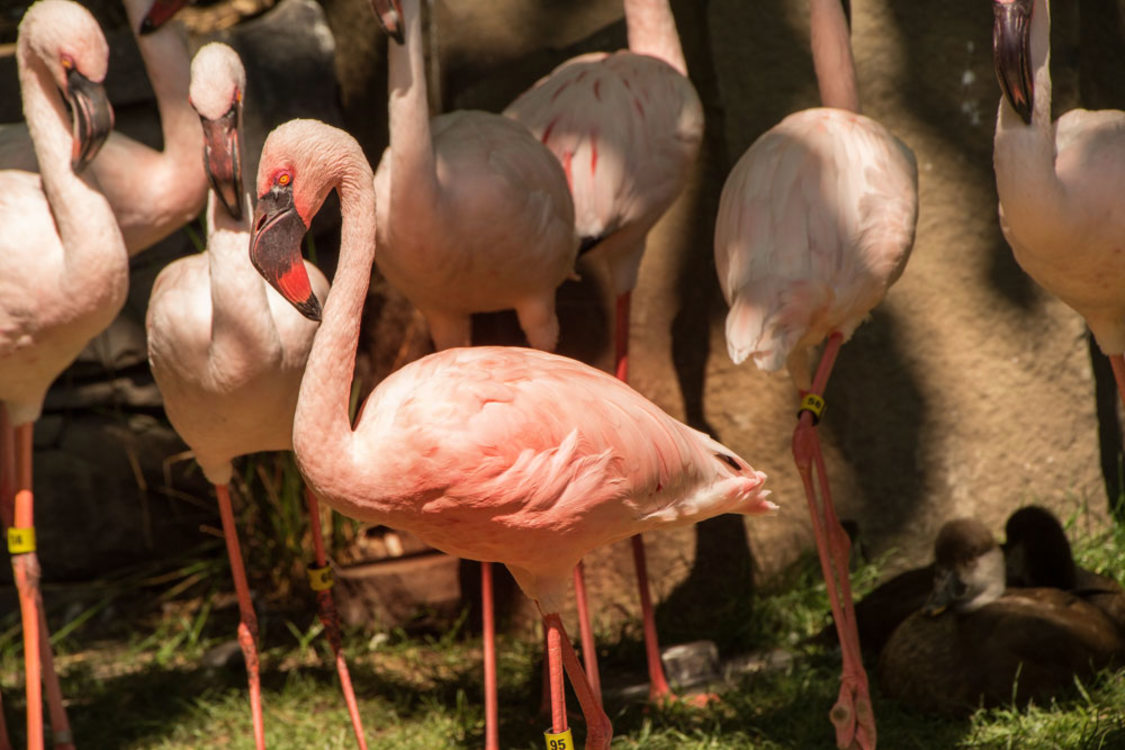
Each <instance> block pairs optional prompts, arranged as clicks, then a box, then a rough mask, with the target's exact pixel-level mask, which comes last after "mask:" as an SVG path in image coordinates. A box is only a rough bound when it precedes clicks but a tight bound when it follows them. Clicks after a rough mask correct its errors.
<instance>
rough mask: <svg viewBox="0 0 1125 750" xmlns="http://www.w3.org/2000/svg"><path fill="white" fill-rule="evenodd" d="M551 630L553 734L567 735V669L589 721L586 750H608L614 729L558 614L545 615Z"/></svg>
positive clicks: (547, 627) (550, 663) (545, 622)
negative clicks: (564, 686)
mask: <svg viewBox="0 0 1125 750" xmlns="http://www.w3.org/2000/svg"><path fill="white" fill-rule="evenodd" d="M543 624H544V626H545V627H546V629H547V663H548V665H549V666H550V681H551V731H552V732H554V733H555V734H558V733H560V732H564V731H566V728H567V726H566V697H565V695H564V693H563V669H565V670H566V675H567V676H568V677H570V685H571V687H573V688H574V694H575V695H576V696H577V697H578V703H579V705H580V706H581V707H582V715H583V716H584V717H585V718H586V745H585V747H586V750H608V748H609V742H610V740H611V739H612V738H613V726H612V725H611V724H610V722H609V717H608V716H606V714H605V711H604V710H603V709H602V705H601V702H600V701H598V699H597V698H596V697H595V695H594V691H593V689H592V688H591V687H590V683H589V681H588V680H587V679H586V673H585V672H584V671H583V670H582V664H581V662H579V661H578V654H576V653H575V652H574V647H573V646H571V645H570V639H569V638H568V637H567V635H566V628H565V627H563V624H562V618H561V617H559V615H558V613H557V612H553V613H551V614H545V615H543Z"/></svg>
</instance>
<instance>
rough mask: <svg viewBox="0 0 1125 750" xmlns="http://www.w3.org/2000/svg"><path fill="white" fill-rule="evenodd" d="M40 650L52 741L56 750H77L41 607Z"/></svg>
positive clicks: (45, 617) (49, 635) (45, 615)
mask: <svg viewBox="0 0 1125 750" xmlns="http://www.w3.org/2000/svg"><path fill="white" fill-rule="evenodd" d="M39 648H40V652H39V655H40V658H41V659H42V660H43V686H44V687H45V688H46V690H47V711H48V713H49V714H50V716H51V741H52V742H53V743H54V746H55V750H75V747H74V734H73V733H72V732H71V731H70V720H69V719H68V718H67V716H66V709H65V708H64V707H63V697H62V687H61V686H60V685H59V675H58V673H57V672H56V671H55V655H54V653H52V651H51V634H50V632H49V631H48V630H47V614H46V613H45V612H44V611H43V607H42V602H40V607H39Z"/></svg>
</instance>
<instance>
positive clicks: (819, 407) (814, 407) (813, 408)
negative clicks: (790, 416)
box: [797, 393, 824, 424]
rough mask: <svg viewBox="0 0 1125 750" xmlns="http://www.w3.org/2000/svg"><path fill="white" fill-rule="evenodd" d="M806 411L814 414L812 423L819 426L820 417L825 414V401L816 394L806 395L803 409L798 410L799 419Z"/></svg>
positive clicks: (803, 399) (802, 400) (802, 403)
mask: <svg viewBox="0 0 1125 750" xmlns="http://www.w3.org/2000/svg"><path fill="white" fill-rule="evenodd" d="M806 411H807V412H808V413H809V414H812V423H813V424H817V423H818V422H820V415H821V414H823V413H824V399H823V398H821V397H820V396H818V395H816V394H815V393H806V394H805V396H804V398H802V399H801V408H800V409H798V410H797V419H800V418H801V413H802V412H806Z"/></svg>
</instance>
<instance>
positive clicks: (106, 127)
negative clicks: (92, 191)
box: [66, 67, 113, 172]
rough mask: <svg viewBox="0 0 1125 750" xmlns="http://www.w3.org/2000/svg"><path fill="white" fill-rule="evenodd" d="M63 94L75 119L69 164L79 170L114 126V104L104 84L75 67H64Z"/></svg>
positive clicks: (93, 155) (86, 163)
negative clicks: (72, 146)
mask: <svg viewBox="0 0 1125 750" xmlns="http://www.w3.org/2000/svg"><path fill="white" fill-rule="evenodd" d="M66 98H67V101H68V102H69V103H70V110H71V113H72V115H71V116H72V117H73V120H74V149H73V151H72V152H71V156H70V165H71V167H73V169H74V171H75V172H81V171H82V170H83V169H85V168H86V167H87V165H89V163H90V162H91V161H93V160H94V157H95V156H97V155H98V151H99V150H101V147H102V144H104V143H105V139H106V138H108V137H109V132H110V131H111V130H113V107H111V106H110V105H109V99H108V98H107V97H106V95H105V86H103V85H102V84H100V83H94V82H93V81H91V80H90V79H89V78H87V77H86V76H84V75H82V74H81V73H79V72H78V70H77V69H76V68H73V67H71V68H69V69H67V71H66Z"/></svg>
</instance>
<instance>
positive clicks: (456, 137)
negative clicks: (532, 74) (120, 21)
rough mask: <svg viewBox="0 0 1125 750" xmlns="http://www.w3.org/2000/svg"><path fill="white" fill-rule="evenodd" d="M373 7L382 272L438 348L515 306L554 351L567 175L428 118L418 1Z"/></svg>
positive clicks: (381, 1)
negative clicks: (381, 38) (382, 130)
mask: <svg viewBox="0 0 1125 750" xmlns="http://www.w3.org/2000/svg"><path fill="white" fill-rule="evenodd" d="M372 7H373V9H374V11H375V14H376V16H377V17H378V18H379V20H380V22H381V23H382V24H383V26H384V28H385V29H386V30H387V32H388V34H389V35H391V36H392V37H393V38H394V39H395V41H396V42H397V43H395V44H391V45H390V50H389V52H388V68H389V70H388V76H389V88H390V104H389V107H388V108H389V110H390V145H389V146H388V148H387V150H386V151H385V152H384V154H383V157H382V159H381V161H380V162H379V167H378V169H377V170H376V173H375V192H376V193H377V194H378V196H379V200H378V203H377V205H376V210H377V211H378V212H379V223H378V228H379V253H378V255H377V257H376V259H375V262H376V264H378V267H379V271H380V272H381V273H382V274H383V275H384V276H385V277H386V279H387V281H389V282H390V283H391V285H392V286H394V287H395V288H396V289H398V290H399V291H400V292H402V293H403V294H404V295H406V297H407V298H408V299H409V300H410V301H411V302H412V303H414V305H415V307H417V308H418V309H419V310H420V311H421V312H422V314H423V315H424V316H425V318H426V321H427V323H428V324H429V327H430V334H431V335H432V336H433V340H434V345H435V346H436V347H437V348H438V349H446V348H449V347H452V346H468V345H469V344H470V343H472V342H471V340H470V339H471V322H470V315H471V314H472V313H476V312H491V311H496V310H509V309H514V310H515V311H516V315H517V316H518V318H519V323H520V327H521V328H522V329H523V332H524V334H525V335H526V336H527V340H528V342H529V343H530V344H531V345H532V346H534V347H536V348H538V349H544V350H548V351H550V350H553V349H554V348H555V344H556V343H557V341H558V335H559V323H558V318H557V317H556V315H555V290H556V289H557V288H558V286H559V285H560V284H562V283H563V281H565V280H566V279H567V278H568V277H569V276H571V275H572V274H573V272H574V261H575V258H576V256H577V252H578V238H577V236H576V235H575V230H574V203H573V201H572V200H571V197H570V192H569V191H568V189H567V184H566V176H565V174H564V173H563V170H562V167H561V166H560V165H559V163H558V162H557V161H556V160H555V157H554V156H553V155H552V154H551V152H550V151H549V150H547V148H546V147H545V146H543V144H542V143H540V142H539V141H538V140H537V139H536V138H534V137H533V136H532V135H531V134H530V133H529V132H528V131H527V128H525V127H524V126H522V125H520V124H518V123H516V122H513V121H512V120H510V119H508V118H506V117H502V116H500V115H496V114H492V113H488V112H477V111H469V110H461V111H455V112H449V113H446V114H443V115H440V116H438V117H434V118H433V119H431V118H430V113H429V108H428V106H427V97H426V75H425V62H424V60H423V55H422V30H421V20H420V13H419V5H418V0H405V2H400V0H372ZM491 579H492V569H491V567H490V566H489V564H488V562H487V561H485V563H484V564H483V565H482V566H481V597H482V610H483V612H484V628H483V631H484V634H483V641H484V651H485V654H484V662H485V691H484V694H485V715H486V719H485V723H486V731H485V735H486V737H485V746H486V748H488V750H497V748H498V747H499V738H498V736H497V725H498V720H497V718H498V717H497V715H496V714H497V711H498V708H497V698H496V671H495V656H494V648H495V644H494V635H493V631H492V624H493V621H492V611H493V606H492V596H491V594H492V582H491Z"/></svg>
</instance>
